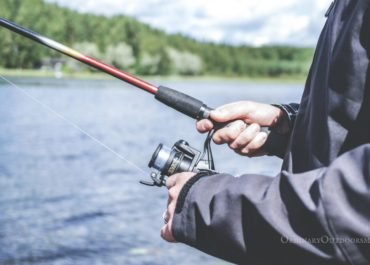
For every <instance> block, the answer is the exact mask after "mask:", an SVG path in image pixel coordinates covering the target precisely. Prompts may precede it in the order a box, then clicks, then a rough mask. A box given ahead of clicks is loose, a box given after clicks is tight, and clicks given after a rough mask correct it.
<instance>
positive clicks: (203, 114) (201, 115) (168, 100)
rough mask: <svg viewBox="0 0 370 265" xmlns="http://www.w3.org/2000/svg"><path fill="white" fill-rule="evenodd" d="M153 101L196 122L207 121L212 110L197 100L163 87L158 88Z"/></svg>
mask: <svg viewBox="0 0 370 265" xmlns="http://www.w3.org/2000/svg"><path fill="white" fill-rule="evenodd" d="M155 99H157V100H158V101H160V102H162V103H163V104H165V105H167V106H169V107H171V108H173V109H175V110H177V111H179V112H181V113H183V114H185V115H187V116H189V117H191V118H193V119H196V120H201V119H208V118H209V114H210V112H211V110H212V109H211V108H209V107H208V106H207V105H206V104H204V103H203V102H202V101H200V100H199V99H196V98H193V97H191V96H189V95H186V94H184V93H182V92H180V91H177V90H174V89H172V88H168V87H165V86H160V87H158V91H157V93H156V94H155Z"/></svg>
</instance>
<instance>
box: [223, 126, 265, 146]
mask: <svg viewBox="0 0 370 265" xmlns="http://www.w3.org/2000/svg"><path fill="white" fill-rule="evenodd" d="M260 129H261V128H260V126H259V125H258V124H257V123H253V124H251V125H250V126H248V127H247V128H246V129H245V130H244V131H243V132H241V133H240V134H239V135H238V137H237V138H236V139H235V140H234V141H233V142H232V143H230V145H229V146H230V148H231V149H233V150H239V149H242V148H244V147H246V146H247V145H248V144H250V143H251V142H252V140H253V139H254V138H255V137H256V136H257V134H258V133H259V132H260Z"/></svg>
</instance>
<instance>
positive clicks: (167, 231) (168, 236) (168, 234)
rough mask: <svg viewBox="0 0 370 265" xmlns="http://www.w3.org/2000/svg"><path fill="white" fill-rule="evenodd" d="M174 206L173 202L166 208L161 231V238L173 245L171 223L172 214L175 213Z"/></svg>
mask: <svg viewBox="0 0 370 265" xmlns="http://www.w3.org/2000/svg"><path fill="white" fill-rule="evenodd" d="M175 208H176V204H175V203H174V202H172V203H170V204H169V205H168V207H167V211H166V213H165V215H166V216H164V219H165V222H166V224H165V225H164V226H163V227H162V229H161V237H162V238H163V239H164V240H166V241H167V242H170V243H175V242H176V240H175V238H174V236H173V234H172V221H173V213H174V212H175Z"/></svg>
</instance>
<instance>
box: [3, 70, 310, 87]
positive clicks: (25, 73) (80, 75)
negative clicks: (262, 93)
mask: <svg viewBox="0 0 370 265" xmlns="http://www.w3.org/2000/svg"><path fill="white" fill-rule="evenodd" d="M0 74H1V75H3V76H8V77H40V78H66V79H89V80H91V79H93V80H110V79H112V77H111V76H109V75H108V74H105V73H99V72H76V73H62V74H61V75H60V74H56V73H55V72H54V71H48V70H24V69H3V68H0ZM140 78H143V79H149V80H165V81H184V82H186V81H199V82H202V81H204V82H217V81H236V82H247V83H249V82H250V83H256V82H258V83H303V82H304V81H305V77H303V76H280V77H274V78H271V77H232V76H141V77H140Z"/></svg>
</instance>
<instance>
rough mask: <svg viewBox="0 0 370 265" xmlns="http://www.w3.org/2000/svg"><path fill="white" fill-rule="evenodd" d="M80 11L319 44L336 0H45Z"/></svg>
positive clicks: (232, 38) (202, 31) (213, 34)
mask: <svg viewBox="0 0 370 265" xmlns="http://www.w3.org/2000/svg"><path fill="white" fill-rule="evenodd" d="M47 1H48V2H57V3H59V4H60V5H62V6H65V7H70V8H72V9H74V10H77V11H80V12H89V13H91V12H92V13H96V14H104V15H108V16H110V15H115V14H124V15H129V16H131V17H135V18H137V19H138V20H140V21H142V22H145V23H147V24H150V25H151V26H152V27H155V28H158V29H162V30H164V31H165V32H167V33H182V34H184V35H186V36H190V37H193V38H195V39H197V40H200V41H213V42H216V43H226V44H233V45H240V44H248V45H253V46H261V45H271V44H287V45H296V46H304V47H305V46H315V44H316V42H317V39H318V36H319V34H320V31H321V28H322V27H323V25H324V23H325V12H326V10H327V9H328V7H329V5H330V3H331V1H332V0H47Z"/></svg>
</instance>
